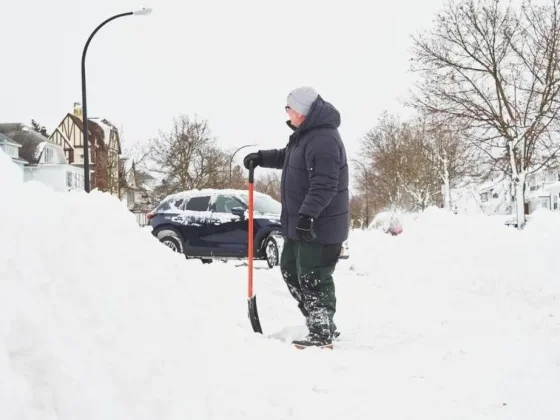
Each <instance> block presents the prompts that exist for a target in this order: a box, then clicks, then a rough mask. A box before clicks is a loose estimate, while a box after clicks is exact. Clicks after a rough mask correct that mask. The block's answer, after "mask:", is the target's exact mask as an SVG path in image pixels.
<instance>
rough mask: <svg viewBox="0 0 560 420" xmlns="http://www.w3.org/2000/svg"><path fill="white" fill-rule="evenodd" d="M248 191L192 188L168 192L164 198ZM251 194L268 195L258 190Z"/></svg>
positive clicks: (239, 193) (244, 191)
mask: <svg viewBox="0 0 560 420" xmlns="http://www.w3.org/2000/svg"><path fill="white" fill-rule="evenodd" d="M248 193H249V191H248V190H238V189H232V188H221V189H220V188H202V189H193V190H188V191H180V192H178V193H175V194H170V195H168V196H167V197H166V200H169V199H180V198H183V199H185V198H189V197H194V196H200V195H214V194H226V195H238V196H239V195H247V194H248ZM253 195H254V196H255V197H257V196H259V197H270V196H269V195H267V194H264V193H261V192H258V191H253Z"/></svg>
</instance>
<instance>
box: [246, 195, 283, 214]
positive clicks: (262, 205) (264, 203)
mask: <svg viewBox="0 0 560 420" xmlns="http://www.w3.org/2000/svg"><path fill="white" fill-rule="evenodd" d="M240 196H241V198H242V199H243V201H245V202H246V203H248V202H249V194H246V193H241V194H240ZM253 203H254V207H255V211H257V212H259V213H262V214H276V215H280V212H281V210H282V205H281V204H280V203H279V202H278V201H276V200H275V199H273V198H272V197H270V196H268V195H265V196H262V195H256V194H255V195H253Z"/></svg>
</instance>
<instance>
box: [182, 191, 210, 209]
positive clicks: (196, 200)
mask: <svg viewBox="0 0 560 420" xmlns="http://www.w3.org/2000/svg"><path fill="white" fill-rule="evenodd" d="M209 203H210V196H209V195H204V196H200V197H191V198H190V199H189V201H188V202H187V206H186V207H185V210H191V211H207V210H208V204H209Z"/></svg>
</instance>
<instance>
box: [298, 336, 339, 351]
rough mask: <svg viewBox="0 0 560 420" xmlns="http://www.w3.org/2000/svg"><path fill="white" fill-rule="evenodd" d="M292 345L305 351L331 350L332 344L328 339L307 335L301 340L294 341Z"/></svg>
mask: <svg viewBox="0 0 560 420" xmlns="http://www.w3.org/2000/svg"><path fill="white" fill-rule="evenodd" d="M292 344H293V345H294V346H295V347H296V348H298V349H307V348H310V347H318V348H327V349H332V348H333V344H332V340H331V339H330V338H326V337H321V336H318V335H315V334H308V335H307V337H305V339H303V340H294V341H292Z"/></svg>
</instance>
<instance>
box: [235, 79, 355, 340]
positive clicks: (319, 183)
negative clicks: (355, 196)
mask: <svg viewBox="0 0 560 420" xmlns="http://www.w3.org/2000/svg"><path fill="white" fill-rule="evenodd" d="M286 112H287V113H288V116H289V118H290V119H289V121H287V124H288V126H289V127H290V128H291V129H292V130H294V132H293V133H292V134H291V135H290V138H289V142H288V144H287V146H286V147H285V148H283V149H271V150H259V151H258V152H256V153H250V154H248V155H247V156H245V159H244V165H245V167H246V168H247V169H249V166H250V163H251V162H252V163H253V167H256V166H261V167H264V168H275V169H282V172H283V173H282V181H281V201H282V215H281V222H282V229H283V235H284V237H285V243H284V248H283V251H282V256H281V260H280V268H281V271H282V276H283V278H284V280H285V281H286V284H287V286H288V290H289V291H290V293H291V294H292V296H293V297H294V298H295V299H296V301H297V302H298V306H299V308H300V310H301V312H302V314H303V315H304V316H305V318H306V324H307V327H308V329H309V334H308V335H307V337H306V338H305V339H304V340H295V341H294V342H293V344H294V345H295V346H297V347H299V348H304V347H310V346H319V347H329V348H332V340H333V338H335V337H336V336H338V332H337V331H336V325H335V323H334V320H333V317H334V314H335V312H336V295H335V286H334V281H333V277H332V275H333V273H334V270H335V267H336V264H337V262H338V258H339V256H340V252H341V249H342V243H343V242H344V241H345V240H346V239H347V238H348V230H349V196H348V165H347V160H346V150H345V147H344V144H343V142H342V139H341V136H340V134H339V132H338V127H339V126H340V113H339V112H338V110H337V109H336V108H335V107H334V106H333V105H332V104H330V103H329V102H326V101H325V100H323V98H322V97H321V96H320V95H319V94H318V93H317V92H316V91H315V90H314V89H313V88H309V87H301V88H297V89H294V90H293V91H292V92H290V94H289V95H288V98H287V105H286Z"/></svg>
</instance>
